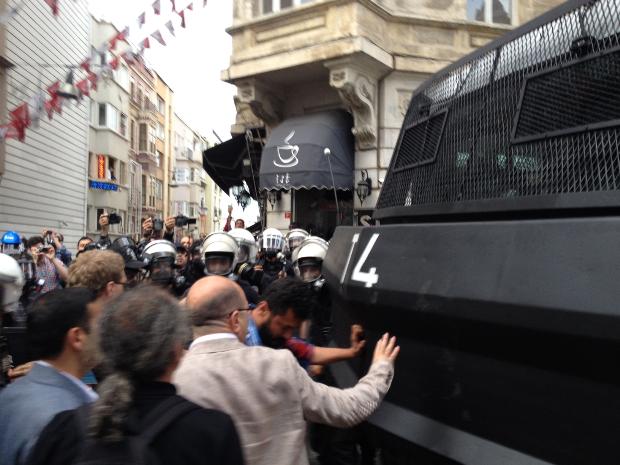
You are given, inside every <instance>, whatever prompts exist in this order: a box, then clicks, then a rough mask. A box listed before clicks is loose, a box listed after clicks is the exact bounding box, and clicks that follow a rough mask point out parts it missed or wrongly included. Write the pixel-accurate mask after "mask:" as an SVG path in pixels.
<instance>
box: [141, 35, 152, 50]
mask: <svg viewBox="0 0 620 465" xmlns="http://www.w3.org/2000/svg"><path fill="white" fill-rule="evenodd" d="M140 48H142V49H145V48H151V43H150V42H149V38H148V37H147V38H146V39H144V40H143V41H142V42H140Z"/></svg>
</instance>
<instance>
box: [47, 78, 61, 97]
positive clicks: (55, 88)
mask: <svg viewBox="0 0 620 465" xmlns="http://www.w3.org/2000/svg"><path fill="white" fill-rule="evenodd" d="M59 89H60V81H56V82H55V83H54V84H52V85H50V86H49V87H48V88H47V93H48V94H50V95H51V96H52V98H53V97H56V96H57V93H58V90H59Z"/></svg>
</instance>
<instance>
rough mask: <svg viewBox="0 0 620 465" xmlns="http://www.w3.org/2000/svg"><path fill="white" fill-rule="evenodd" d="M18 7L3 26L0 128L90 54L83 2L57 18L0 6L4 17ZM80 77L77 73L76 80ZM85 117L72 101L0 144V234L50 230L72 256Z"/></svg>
mask: <svg viewBox="0 0 620 465" xmlns="http://www.w3.org/2000/svg"><path fill="white" fill-rule="evenodd" d="M17 3H19V4H21V9H20V10H19V12H18V14H17V15H16V16H14V17H12V18H11V19H10V20H9V21H8V23H7V24H6V26H5V27H3V29H4V30H3V34H4V36H5V39H6V41H5V44H6V47H5V53H4V54H2V60H0V61H1V62H2V63H3V65H2V66H3V67H4V66H5V65H6V64H7V63H6V61H8V62H10V63H12V65H13V67H11V68H9V69H6V70H4V71H3V72H2V73H0V76H2V79H3V80H4V81H2V80H0V111H1V113H2V114H1V118H2V123H6V122H7V117H8V111H10V110H12V109H14V108H16V107H17V106H18V105H19V104H21V103H22V102H24V101H26V100H28V99H29V98H30V97H32V96H34V95H36V94H37V93H39V92H45V90H46V88H47V86H49V85H51V84H52V83H54V82H56V81H63V80H64V79H65V78H66V76H67V72H68V69H67V68H66V67H65V66H63V65H73V66H78V65H79V64H80V63H81V62H82V61H83V60H84V58H86V57H88V56H89V54H90V27H91V22H90V21H91V20H90V15H89V13H88V5H87V2H86V0H77V1H74V2H66V3H63V8H62V14H59V15H58V16H56V17H54V16H53V15H52V13H51V10H50V8H49V6H48V5H46V3H45V2H16V1H8V2H4V1H3V2H1V3H0V6H1V7H2V11H5V7H6V6H10V7H14V6H15V5H16V4H17ZM83 77H85V75H84V74H83V73H82V72H80V71H76V80H77V79H82V78H83ZM88 115H89V105H88V99H85V100H83V101H82V102H79V103H75V102H70V103H67V104H65V105H64V108H63V112H62V115H58V114H56V115H54V118H53V120H52V121H49V120H48V118H47V115H45V114H44V115H43V116H42V117H41V118H40V120H39V121H33V125H32V126H31V127H30V128H29V129H28V130H27V132H26V140H25V141H24V142H19V141H18V140H15V139H10V140H7V141H6V144H5V149H4V150H5V152H4V155H5V156H4V160H3V162H2V160H0V174H1V176H2V177H1V179H0V231H6V230H9V229H11V230H15V231H18V232H19V233H20V234H23V235H26V236H31V235H35V234H40V233H41V231H42V229H43V228H52V229H54V230H57V231H60V232H62V233H63V234H64V237H65V242H66V245H67V247H68V248H70V249H73V250H75V248H76V246H77V241H78V239H79V238H80V237H81V236H82V235H83V234H84V231H85V230H86V216H87V215H86V210H87V192H88V186H87V170H88V160H87V157H86V154H87V153H88ZM0 158H1V157H0ZM2 165H3V166H2Z"/></svg>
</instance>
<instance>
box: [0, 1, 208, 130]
mask: <svg viewBox="0 0 620 465" xmlns="http://www.w3.org/2000/svg"><path fill="white" fill-rule="evenodd" d="M43 1H44V2H45V3H46V4H47V5H48V6H49V7H50V9H51V12H52V14H53V15H54V16H55V17H57V16H58V15H59V13H60V11H59V2H58V0H43ZM161 1H162V0H155V1H154V2H153V3H152V4H151V8H152V10H153V15H154V16H161V15H162V9H161ZM164 1H168V2H170V5H171V10H170V14H171V15H172V16H173V17H174V14H176V15H177V16H178V17H179V18H180V26H181V28H186V26H187V24H186V15H185V12H186V11H194V3H195V2H194V1H191V2H190V3H189V4H188V5H186V6H185V7H184V8H182V9H177V5H176V0H164ZM23 2H24V0H21V1H20V2H19V3H18V4H16V5H15V6H14V7H13V8H10V9H8V10H7V11H5V12H4V13H3V14H0V25H2V24H6V23H7V22H8V21H10V20H11V19H12V18H14V17H15V16H17V15H18V14H19V12H20V10H21V8H22V5H23ZM202 6H203V8H205V7H206V6H207V0H203V3H202ZM146 22H147V12H146V11H143V12H142V13H140V15H138V17H137V19H136V23H137V26H138V28H137V31H140V30H141V29H142V28H143V27H145V25H146ZM137 31H136V28H135V27H131V26H127V27H125V28H124V29H123V30H121V31H120V32H118V33H116V34H115V35H114V36H112V37H110V39H108V40H107V41H106V42H104V43H103V44H102V45H101V47H99V48H98V49H97V54H98V55H104V54H107V53H108V52H109V53H111V54H112V55H113V58H112V59H111V60H110V61H109V62H105V63H103V64H102V65H97V67H98V68H99V69H98V71H96V72H95V71H93V69H92V68H93V66H94V65H93V63H92V60H93V57H86V58H84V60H82V62H80V63H79V65H77V66H72V67H70V69H71V70H73V69H76V70H80V71H81V72H83V73H84V74H83V76H84V77H83V78H82V79H80V80H78V81H77V82H76V83H75V87H76V88H77V90H78V92H79V94H78V102H81V101H82V99H83V98H84V97H89V96H90V92H91V91H93V90H94V91H96V90H97V84H98V81H99V79H101V77H102V76H104V75H107V74H108V73H109V72H110V71H112V70H116V69H118V67H119V65H120V63H121V60H124V61H125V62H126V63H127V64H129V65H131V64H134V63H136V62H137V60H138V59H139V58H138V57H142V56H143V54H144V51H145V50H146V49H150V48H151V41H150V39H155V41H156V42H157V43H159V44H160V45H161V46H162V47H165V46H166V45H167V44H168V42H166V39H165V37H164V34H162V32H163V31H167V33H168V34H169V36H170V37H172V38H175V37H176V29H175V25H174V22H173V19H172V18H171V19H169V20H168V21H167V22H166V23H165V25H164V26H162V27H161V28H158V29H156V30H155V31H153V32H150V33H148V34H146V35H144V34H142V38H141V39H140V40H137V41H133V40H132V42H133V43H137V44H138V47H137V49H138V50H137V52H134V51H133V47H132V46H131V42H130V39H135V37H134V36H135V35H138V34H135V32H137ZM120 42H125V43H126V44H127V45H128V46H129V48H128V49H127V50H125V51H123V52H121V53H116V54H114V53H112V52H116V50H117V47H118V44H119V43H120ZM60 87H61V81H60V80H58V81H56V82H54V83H52V84H50V85H48V87H47V88H46V92H44V91H43V90H41V89H39V91H38V92H37V93H36V94H35V95H33V96H32V97H30V98H29V99H28V100H26V101H24V102H22V103H20V104H19V105H18V106H17V107H16V108H14V109H13V110H12V111H10V112H9V122H8V124H4V125H0V139H3V138H4V139H17V140H19V141H20V142H24V141H25V140H26V129H28V128H30V127H34V128H38V127H39V122H40V120H41V116H42V115H43V114H44V113H45V114H47V117H48V119H49V120H50V121H51V120H52V119H53V117H54V115H55V114H57V115H62V108H63V104H64V100H65V99H64V98H63V97H62V96H61V95H59V93H58V92H59V91H60Z"/></svg>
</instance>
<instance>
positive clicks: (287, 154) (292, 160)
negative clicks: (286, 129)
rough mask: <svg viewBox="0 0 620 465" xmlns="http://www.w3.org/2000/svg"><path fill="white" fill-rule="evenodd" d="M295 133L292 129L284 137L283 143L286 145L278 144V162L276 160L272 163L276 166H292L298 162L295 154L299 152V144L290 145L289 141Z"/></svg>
mask: <svg viewBox="0 0 620 465" xmlns="http://www.w3.org/2000/svg"><path fill="white" fill-rule="evenodd" d="M294 135H295V130H294V129H293V130H292V131H291V133H290V134H289V135H288V136H287V137H286V138H285V139H284V143H285V144H286V145H278V147H277V149H278V158H279V159H280V163H278V162H277V161H276V160H274V161H273V164H274V165H276V166H277V167H278V168H292V167H293V166H296V165H297V164H298V163H299V160H298V159H297V154H298V153H299V145H290V143H289V142H290V141H291V139H292V138H293V136H294Z"/></svg>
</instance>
